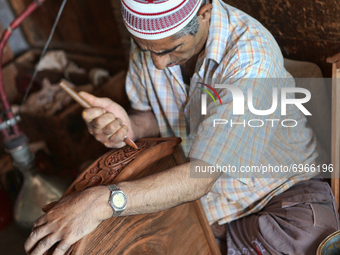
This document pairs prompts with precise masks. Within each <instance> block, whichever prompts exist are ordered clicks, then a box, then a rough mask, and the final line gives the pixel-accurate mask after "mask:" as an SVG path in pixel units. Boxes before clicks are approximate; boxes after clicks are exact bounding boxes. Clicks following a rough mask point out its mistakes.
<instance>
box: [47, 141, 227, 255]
mask: <svg viewBox="0 0 340 255" xmlns="http://www.w3.org/2000/svg"><path fill="white" fill-rule="evenodd" d="M180 141H181V140H180V139H179V138H167V139H162V138H153V139H141V140H139V141H137V146H138V147H139V148H140V149H139V150H134V149H132V148H130V147H124V148H122V149H119V150H112V151H110V152H108V153H106V154H105V155H103V156H102V157H100V158H99V159H97V160H96V161H95V162H94V163H93V164H92V165H91V166H90V167H89V168H88V169H87V170H85V171H84V172H83V173H82V174H81V175H80V176H79V177H78V178H77V180H76V181H74V183H73V184H72V185H71V186H70V187H69V189H68V190H67V191H66V192H65V194H64V196H67V195H70V194H72V193H74V192H77V191H81V190H83V189H85V188H88V187H91V186H95V185H105V184H111V183H116V182H119V181H122V180H131V179H136V178H141V177H143V176H147V175H150V174H152V173H155V172H160V171H163V170H165V169H169V168H171V167H174V166H176V165H179V164H183V163H184V160H183V157H182V154H181V152H180V150H179V148H178V144H179V143H180ZM49 254H52V250H51V251H49ZM70 254H72V255H107V254H115V255H119V254H120V255H130V254H132V255H134V254H136V255H137V254H138V255H144V254H145V255H153V254H155V255H156V254H159V255H161V254H162V255H163V254H169V255H172V254H176V255H181V254H182V255H190V254H204V255H206V254H216V255H217V254H220V252H219V250H218V247H217V243H216V241H215V238H214V236H213V234H212V231H211V228H210V226H209V224H208V221H207V219H206V217H205V214H204V211H203V208H202V206H201V203H200V201H199V200H197V201H194V202H191V203H185V204H182V205H180V206H177V207H174V208H171V209H168V210H165V211H162V212H158V213H152V214H145V215H134V216H126V217H113V218H111V219H108V220H106V221H104V222H103V223H102V224H101V225H99V226H98V228H97V229H96V230H95V231H93V232H92V233H91V234H89V235H88V236H86V237H85V238H83V239H81V240H80V241H78V242H77V243H76V244H75V245H74V246H73V247H72V249H70V250H69V252H68V255H70Z"/></svg>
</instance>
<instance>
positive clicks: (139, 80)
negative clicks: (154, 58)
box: [125, 40, 151, 111]
mask: <svg viewBox="0 0 340 255" xmlns="http://www.w3.org/2000/svg"><path fill="white" fill-rule="evenodd" d="M143 61H144V57H143V53H142V52H141V51H140V50H139V49H138V47H137V45H136V44H135V43H134V42H133V40H131V50H130V61H129V69H128V72H127V75H126V82H125V90H126V94H127V96H128V98H129V100H130V103H131V107H132V108H133V109H136V110H140V111H148V110H151V106H150V103H149V99H148V94H147V88H146V84H145V74H144V72H145V69H144V68H143Z"/></svg>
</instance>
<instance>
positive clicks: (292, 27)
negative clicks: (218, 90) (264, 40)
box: [224, 0, 340, 77]
mask: <svg viewBox="0 0 340 255" xmlns="http://www.w3.org/2000/svg"><path fill="white" fill-rule="evenodd" d="M224 1H225V2H227V3H228V4H230V5H232V6H235V7H237V8H239V9H241V10H243V11H244V12H246V13H248V14H250V15H251V16H253V17H254V18H256V19H257V20H259V21H260V22H261V23H262V24H263V25H264V26H265V27H266V28H267V29H268V30H269V31H270V32H271V33H272V34H273V35H274V37H275V38H276V40H277V42H278V43H279V45H280V47H281V50H282V53H283V55H284V56H285V57H287V58H290V59H294V60H303V61H311V62H314V63H316V64H318V65H319V67H320V68H321V70H322V72H323V74H324V76H326V77H331V71H332V66H331V65H330V64H327V63H326V58H327V57H329V56H332V55H334V54H336V53H338V52H340V1H339V0H315V1H313V0H312V1H311V0H275V1H272V0H224Z"/></svg>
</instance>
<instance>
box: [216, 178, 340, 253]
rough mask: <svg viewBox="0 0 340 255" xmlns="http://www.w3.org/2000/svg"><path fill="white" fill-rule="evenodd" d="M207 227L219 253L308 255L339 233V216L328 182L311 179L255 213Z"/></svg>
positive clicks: (278, 196)
mask: <svg viewBox="0 0 340 255" xmlns="http://www.w3.org/2000/svg"><path fill="white" fill-rule="evenodd" d="M211 227H212V230H213V232H214V235H215V238H216V240H217V241H218V243H219V246H220V248H221V252H222V254H228V255H239V254H245V255H248V254H249V255H252V254H255V255H260V254H262V255H265V254H270V255H272V254H273V255H276V254H280V255H281V254H289V255H300V254H301V255H302V254H303V255H304V254H306V255H311V254H316V250H317V248H318V246H319V244H320V243H321V242H322V240H323V239H325V238H326V237H327V236H328V235H330V234H331V233H333V232H334V231H336V230H339V215H338V212H337V210H336V203H335V199H334V196H333V194H332V191H331V189H330V187H329V185H328V183H326V182H323V181H321V180H320V179H311V180H307V181H302V182H299V183H297V184H295V185H294V186H292V187H291V188H289V189H288V190H286V191H284V192H283V193H281V194H279V195H277V196H275V197H273V198H272V199H271V200H270V201H269V203H268V204H267V205H266V206H265V207H264V208H263V209H262V210H261V211H259V212H257V213H254V214H251V215H249V216H246V217H243V218H240V219H237V220H234V221H232V222H229V223H226V224H224V225H218V224H217V223H214V224H213V225H211Z"/></svg>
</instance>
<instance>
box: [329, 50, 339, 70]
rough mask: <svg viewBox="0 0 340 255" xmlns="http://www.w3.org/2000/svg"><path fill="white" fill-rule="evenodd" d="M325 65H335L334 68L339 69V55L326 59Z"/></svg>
mask: <svg viewBox="0 0 340 255" xmlns="http://www.w3.org/2000/svg"><path fill="white" fill-rule="evenodd" d="M326 61H327V63H336V68H340V53H338V54H336V55H334V56H333V57H329V58H327V60H326Z"/></svg>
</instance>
